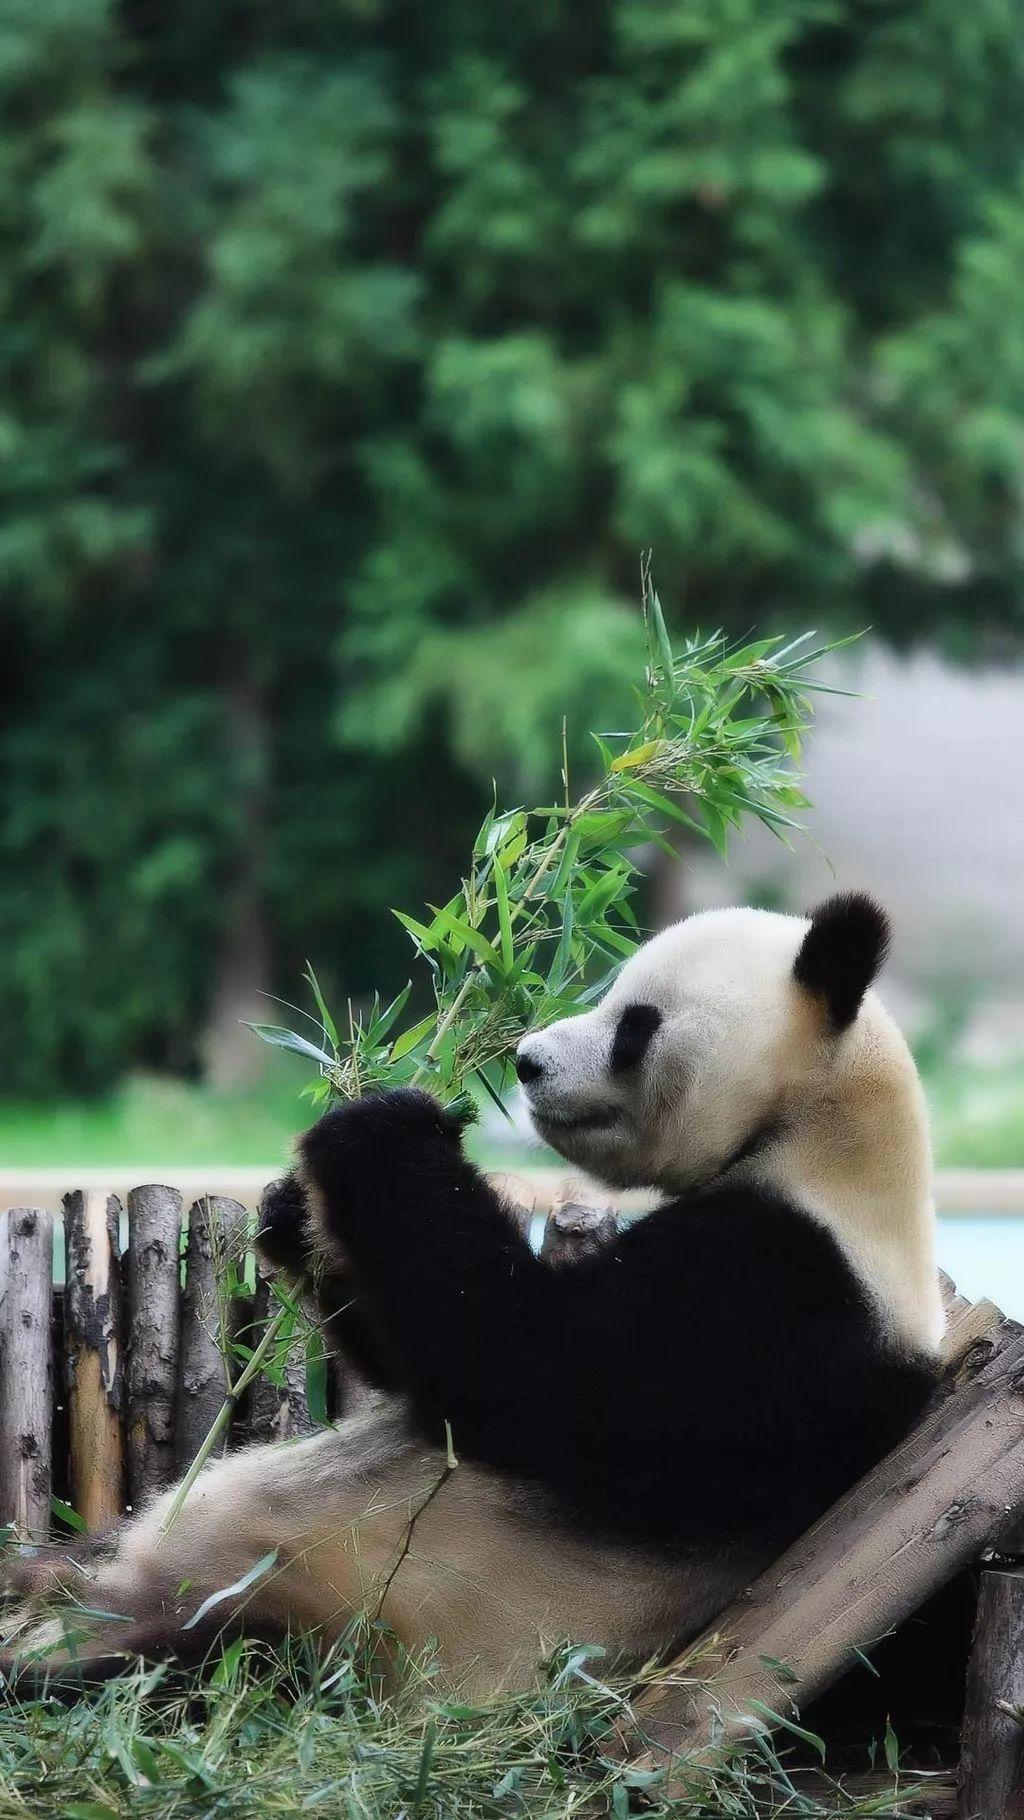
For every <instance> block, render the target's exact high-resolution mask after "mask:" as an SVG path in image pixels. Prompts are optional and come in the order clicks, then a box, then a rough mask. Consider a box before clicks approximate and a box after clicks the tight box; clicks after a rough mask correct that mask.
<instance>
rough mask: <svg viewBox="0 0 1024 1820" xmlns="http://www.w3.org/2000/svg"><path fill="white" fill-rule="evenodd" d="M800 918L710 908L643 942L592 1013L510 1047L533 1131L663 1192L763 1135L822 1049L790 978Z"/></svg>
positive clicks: (803, 929) (705, 1174) (634, 1183)
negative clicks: (514, 1053) (515, 1056)
mask: <svg viewBox="0 0 1024 1820" xmlns="http://www.w3.org/2000/svg"><path fill="white" fill-rule="evenodd" d="M809 928H810V924H809V923H807V922H805V921H804V920H803V919H802V918H800V917H792V916H779V915H775V914H774V913H771V912H768V911H762V910H747V909H736V910H719V911H711V912H708V913H706V914H703V915H699V916H692V917H689V918H688V919H687V920H686V921H685V922H682V923H677V924H676V925H674V926H673V927H672V928H670V929H666V930H665V931H664V932H663V933H662V934H661V935H658V936H656V937H655V938H654V939H653V940H652V941H650V942H648V943H646V944H645V946H644V947H642V948H641V949H640V950H639V951H638V953H637V954H635V955H634V956H633V957H632V959H630V960H629V961H628V962H627V963H626V965H625V966H624V967H623V968H622V971H621V972H620V974H619V976H618V978H617V979H616V981H615V983H614V985H613V986H612V987H611V989H610V991H609V992H608V993H607V994H606V996H605V997H604V999H602V1001H601V1003H600V1004H599V1005H598V1006H597V1007H596V1009H595V1010H593V1011H590V1012H586V1013H583V1014H581V1015H579V1016H576V1017H570V1018H564V1019H562V1020H561V1021H560V1022H559V1023H556V1024H552V1025H550V1026H549V1027H548V1028H547V1029H546V1030H540V1031H537V1032H534V1033H533V1034H531V1035H529V1036H527V1037H525V1038H524V1039H523V1041H522V1043H521V1044H520V1046H519V1051H518V1071H519V1076H520V1079H521V1081H522V1082H523V1086H524V1088H525V1090H526V1095H527V1099H528V1101H529V1106H530V1113H531V1116H532V1119H533V1123H534V1125H535V1127H536V1129H537V1132H538V1134H539V1135H540V1136H541V1137H542V1138H543V1139H544V1140H545V1141H546V1142H547V1143H549V1144H551V1145H552V1146H553V1147H554V1148H555V1149H556V1150H558V1151H560V1152H561V1154H562V1155H563V1156H564V1157H566V1158H568V1160H569V1161H570V1162H573V1163H575V1164H577V1165H578V1166H580V1167H582V1168H585V1169H586V1170H588V1171H589V1172H590V1173H592V1174H594V1175H597V1176H599V1177H600V1178H602V1179H603V1180H605V1181H607V1182H610V1183H612V1184H614V1185H616V1186H620V1187H644V1186H656V1187H659V1188H663V1189H670V1190H680V1189H683V1188H686V1187H689V1186H692V1185H693V1184H695V1183H698V1182H701V1181H704V1180H707V1179H709V1178H710V1177H713V1176H714V1175H716V1174H718V1173H719V1172H720V1171H721V1170H722V1169H723V1168H725V1167H727V1166H728V1165H729V1164H730V1163H731V1162H732V1161H734V1160H735V1159H736V1158H737V1156H738V1155H739V1154H746V1153H747V1151H748V1149H749V1148H750V1147H752V1146H754V1145H755V1144H758V1145H759V1144H761V1143H763V1142H765V1141H766V1140H767V1139H768V1138H769V1137H770V1134H771V1131H772V1129H773V1127H774V1125H775V1123H776V1122H777V1121H778V1120H779V1119H780V1118H781V1117H782V1116H783V1115H784V1110H785V1104H786V1101H787V1098H788V1096H789V1095H790V1094H791V1093H792V1091H793V1090H794V1088H795V1087H797V1086H798V1085H799V1083H800V1081H801V1080H802V1079H804V1078H806V1076H807V1074H808V1073H814V1072H816V1071H820V1070H822V1069H823V1067H824V1066H825V1063H826V1057H827V1052H828V1049H829V1048H830V1046H831V1045H830V1044H829V1043H828V1042H827V1041H826V1040H825V1036H824V1031H823V1024H824V1019H823V1016H822V1010H821V1005H820V1002H818V1001H816V1000H815V999H814V998H812V996H811V995H810V994H809V993H808V992H807V991H806V990H805V989H804V987H803V986H802V985H801V984H799V983H798V981H797V979H796V977H795V975H794V966H795V963H796V959H797V955H798V953H799V951H800V949H801V946H802V944H803V942H804V938H805V937H806V935H807V933H808V930H809Z"/></svg>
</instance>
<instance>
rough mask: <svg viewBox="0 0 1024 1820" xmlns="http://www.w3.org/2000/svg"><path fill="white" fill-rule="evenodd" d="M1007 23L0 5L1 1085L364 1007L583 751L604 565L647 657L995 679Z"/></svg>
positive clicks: (653, 4) (1001, 626)
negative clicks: (411, 911)
mask: <svg viewBox="0 0 1024 1820" xmlns="http://www.w3.org/2000/svg"><path fill="white" fill-rule="evenodd" d="M1022 26H1024V15H1022V10H1021V6H1020V4H1019V3H1017V0H975V3H974V5H973V6H971V7H969V8H964V7H963V6H962V5H960V4H955V3H954V0H582V3H581V0H574V3H573V4H569V3H568V0H519V4H518V5H517V6H515V7H514V8H511V9H510V8H490V7H481V6H479V5H474V4H469V3H468V0H439V3H438V4H436V5H434V6H432V7H427V8H425V7H422V6H420V5H414V4H411V3H410V0H331V3H330V4H326V3H325V0H319V3H317V0H293V3H292V4H290V5H289V6H287V7H283V8H281V7H273V6H270V5H267V4H266V3H265V0H251V3H250V4H248V5H244V6H243V5H238V4H229V3H227V0H203V4H197V3H196V0H176V3H175V4H173V5H169V6H160V5H155V4H153V0H122V4H120V5H116V6H115V5H114V4H111V3H109V0H7V5H6V7H5V9H4V16H3V20H2V21H0V97H2V119H3V125H2V127H0V134H2V139H3V157H2V159H0V234H2V237H3V248H4V255H3V267H2V282H0V353H2V359H3V365H4V386H3V402H2V405H0V495H2V501H0V591H2V601H3V614H4V632H5V646H6V652H7V655H6V664H5V668H6V682H7V687H6V690H5V709H4V714H3V717H2V722H0V784H2V800H0V1027H2V1030H3V1041H2V1043H0V1068H2V1073H3V1083H2V1084H3V1091H4V1093H5V1094H7V1095H8V1096H16V1097H17V1098H18V1099H20V1100H22V1101H27V1100H32V1099H41V1098H51V1099H52V1098H53V1097H54V1096H76V1095H82V1094H97V1093H101V1092H104V1091H107V1090H109V1089H111V1088H112V1087H113V1086H114V1085H115V1084H116V1083H117V1082H119V1081H121V1080H122V1079H123V1078H125V1077H126V1076H131V1075H138V1074H139V1073H140V1071H143V1072H147V1073H149V1074H157V1075H162V1074H170V1075H193V1076H198V1075H201V1074H204V1075H205V1077H206V1079H207V1080H208V1081H209V1082H211V1083H212V1085H213V1086H214V1087H217V1086H226V1085H235V1084H237V1083H238V1082H240V1081H241V1080H243V1079H244V1077H245V1074H246V1072H247V1070H248V1069H250V1068H256V1067H258V1066H260V1065H261V1064H262V1063H263V1062H264V1060H265V1057H264V1055H263V1053H262V1052H260V1051H259V1046H258V1045H257V1044H256V1043H255V1042H254V1040H253V1039H252V1038H250V1037H249V1036H248V1035H246V1034H245V1033H243V1032H240V1031H239V1026H238V1022H237V1019H238V1017H239V1015H240V1014H251V1013H252V1011H253V1009H254V999H255V997H256V995H257V994H258V993H259V992H260V991H261V990H265V989H273V990H277V991H279V992H282V993H283V994H284V995H285V996H294V992H295V988H296V984H297V982H298V980H299V976H300V973H301V969H302V965H303V962H304V960H305V958H306V957H307V955H308V956H311V957H313V959H314V961H315V964H316V967H317V971H318V973H319V974H320V976H321V979H322V981H323V983H324V985H325V989H327V990H328V992H329V995H330V996H331V997H332V999H333V1000H334V1001H338V1000H339V998H343V996H344V994H346V993H352V994H356V995H358V994H360V993H362V992H365V991H366V990H367V989H368V988H369V987H370V986H371V985H373V984H375V983H382V984H387V983H388V982H389V981H393V982H395V983H400V981H401V979H402V978H404V977H405V972H406V968H407V959H406V952H405V946H404V936H403V934H402V931H401V930H400V928H399V927H398V926H397V924H395V923H393V921H392V920H391V919H390V918H389V917H388V916H387V915H386V914H385V912H386V910H387V909H388V907H390V906H392V905H395V904H404V905H408V906H410V907H412V908H415V907H416V906H417V905H418V904H419V903H421V902H422V901H424V900H425V899H428V900H429V899H432V900H433V901H435V902H440V901H443V900H444V898H445V897H446V896H447V895H448V894H449V893H450V890H451V888H452V886H453V882H454V881H455V880H457V878H458V876H459V872H460V869H461V867H462V864H463V860H464V854H465V851H466V847H467V844H468V841H469V839H470V838H471V836H472V831H473V829H474V828H475V827H476V825H477V823H478V822H479V820H480V818H481V815H482V813H483V810H484V809H485V807H486V803H487V801H488V799H489V797H490V793H491V780H492V778H497V779H498V781H499V785H500V788H501V790H502V792H503V794H504V796H505V798H506V800H508V799H510V798H511V799H512V800H517V799H520V798H521V796H522V794H523V793H525V792H527V791H529V790H530V789H532V788H533V787H534V786H535V785H536V784H537V783H538V782H539V781H540V780H541V779H542V778H549V777H550V776H551V775H552V772H553V770H555V769H556V767H557V754H558V739H559V729H560V724H561V718H562V715H563V714H567V715H568V716H569V721H570V726H575V727H576V729H577V730H578V732H579V733H580V734H582V733H583V732H585V730H586V729H587V728H588V727H593V726H601V725H606V724H611V725H617V724H619V722H618V720H617V716H618V715H620V714H621V713H622V712H623V704H624V697H625V690H626V688H627V685H628V682H629V679H630V677H631V676H632V675H633V674H635V671H636V668H637V665H638V664H639V662H640V629H639V620H638V615H637V612H636V604H635V603H636V599H637V593H638V587H637V566H638V553H639V551H640V549H641V547H643V546H648V545H650V546H653V548H654V552H655V563H656V572H657V576H658V579H659V582H660V586H661V592H662V596H663V599H664V600H665V601H666V606H667V607H668V609H669V610H670V612H671V611H672V610H673V609H674V619H675V623H676V625H677V626H678V625H681V624H687V625H691V624H693V623H695V622H699V623H700V624H701V625H702V626H705V627H707V626H709V625H716V624H724V625H725V626H727V627H730V628H733V629H735V630H737V631H745V630H747V629H748V628H750V627H751V626H753V625H756V626H757V627H758V628H760V629H761V630H764V631H776V630H782V629H784V628H785V627H786V626H790V625H792V626H796V627H798V628H802V627H803V626H804V625H812V624H813V625H817V626H818V627H819V628H822V629H825V630H829V631H832V630H843V629H848V628H850V627H853V626H861V625H864V624H867V623H868V622H871V623H872V624H873V625H874V626H875V627H876V629H878V630H879V631H880V632H881V633H882V634H883V635H884V636H885V637H887V638H889V639H891V640H893V641H897V642H899V641H903V642H908V641H916V640H920V639H925V638H927V639H931V640H938V641H941V642H942V643H943V644H944V645H945V646H946V647H947V648H948V649H949V650H951V651H953V652H954V653H955V654H956V655H957V656H958V657H961V658H970V657H972V656H977V655H979V654H985V655H989V656H991V655H993V654H995V655H996V656H1000V655H1003V654H1007V653H1010V654H1013V653H1016V652H1017V650H1018V648H1019V641H1020V635H1021V630H1022V627H1024V611H1022V588H1024V573H1022V564H1024V516H1022V487H1024V317H1022V311H1021V299H1022V297H1024V30H1022ZM257 1014H259V1013H257ZM262 1015H266V1012H265V1010H264V1012H263V1013H262ZM156 1116H157V1123H158V1124H159V1121H160V1120H161V1119H162V1118H164V1117H165V1115H164V1114H163V1113H160V1112H158V1114H157V1115H156Z"/></svg>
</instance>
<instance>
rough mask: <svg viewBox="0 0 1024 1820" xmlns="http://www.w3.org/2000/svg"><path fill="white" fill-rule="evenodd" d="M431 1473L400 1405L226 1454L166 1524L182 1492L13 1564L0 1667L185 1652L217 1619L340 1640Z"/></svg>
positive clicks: (206, 1641)
mask: <svg viewBox="0 0 1024 1820" xmlns="http://www.w3.org/2000/svg"><path fill="white" fill-rule="evenodd" d="M431 1470H433V1461H432V1458H424V1457H423V1454H422V1450H420V1449H417V1448H416V1447H415V1446H414V1445H413V1444H412V1443H411V1442H410V1440H409V1437H408V1433H407V1430H406V1427H405V1423H404V1419H403V1417H402V1414H401V1411H400V1410H373V1411H370V1412H368V1413H367V1414H366V1415H364V1416H358V1417H354V1418H352V1419H351V1420H350V1421H348V1422H346V1423H342V1424H340V1425H339V1426H338V1427H337V1428H334V1429H325V1430H324V1431H323V1432H322V1433H321V1434H319V1435H315V1436H312V1437H310V1438H309V1439H308V1440H305V1441H301V1442H294V1443H289V1442H285V1443H282V1444H280V1445H278V1446H270V1447H255V1448H248V1449H246V1450H245V1451H243V1452H241V1453H238V1454H235V1455H233V1456H229V1457H228V1458H227V1459H225V1460H221V1461H218V1462H216V1463H215V1464H214V1465H212V1466H210V1467H208V1468H207V1469H206V1470H205V1471H204V1472H203V1473H202V1474H201V1476H200V1477H199V1479H198V1480H197V1481H196V1483H195V1485H194V1487H193V1488H192V1490H191V1492H190V1494H189V1497H188V1499H187V1500H186V1502H185V1504H184V1506H183V1508H182V1509H181V1511H180V1512H179V1513H178V1515H177V1516H175V1517H174V1519H173V1521H172V1522H170V1523H168V1518H169V1515H170V1512H171V1509H172V1506H173V1501H174V1497H175V1489H174V1488H172V1489H171V1490H169V1491H167V1492H165V1493H163V1494H162V1495H161V1496H160V1497H159V1498H157V1499H156V1500H155V1501H154V1502H153V1503H151V1504H150V1505H149V1506H147V1508H146V1509H144V1510H143V1511H142V1512H141V1514H140V1515H139V1516H138V1517H136V1518H133V1519H132V1520H130V1521H128V1522H126V1523H125V1524H124V1525H123V1526H122V1527H121V1528H120V1529H119V1530H116V1531H114V1532H112V1533H111V1534H110V1535H109V1536H106V1537H103V1538H101V1539H97V1541H96V1543H95V1544H93V1545H90V1543H89V1540H88V1539H86V1542H85V1546H82V1545H81V1544H79V1545H77V1546H76V1544H75V1543H74V1542H72V1543H70V1544H68V1545H67V1546H66V1547H65V1548H63V1549H61V1550H50V1551H45V1552H44V1553H42V1554H40V1555H39V1556H36V1557H29V1558H27V1559H22V1560H15V1561H14V1562H12V1564H11V1566H10V1568H9V1570H8V1572H7V1575H6V1587H7V1590H8V1591H9V1592H10V1593H12V1594H13V1595H14V1596H15V1598H16V1599H17V1600H18V1603H17V1604H16V1605H15V1606H14V1608H13V1610H12V1611H10V1612H8V1613H7V1614H6V1615H5V1622H4V1627H3V1628H4V1631H5V1634H6V1642H5V1644H4V1649H3V1657H2V1658H0V1665H2V1666H3V1667H4V1669H5V1670H6V1671H7V1672H8V1673H10V1672H12V1671H14V1672H17V1671H19V1670H21V1669H24V1668H29V1669H31V1670H32V1671H33V1672H38V1671H39V1669H41V1668H45V1669H46V1670H47V1671H48V1672H56V1673H58V1674H59V1673H60V1672H61V1671H62V1670H64V1669H66V1668H69V1667H74V1668H76V1669H78V1668H81V1667H82V1666H83V1665H88V1664H90V1663H95V1664H97V1665H99V1664H100V1663H106V1662H107V1661H110V1660H112V1661H116V1662H123V1661H124V1658H125V1657H130V1656H136V1655H139V1654H143V1655H152V1656H173V1657H176V1658H178V1659H181V1660H187V1661H192V1660H195V1659H196V1657H197V1656H201V1655H203V1654H205V1652H206V1650H207V1649H208V1648H209V1645H210V1643H211V1642H212V1640H213V1638H214V1637H215V1636H216V1635H217V1634H218V1633H219V1632H223V1631H231V1632H238V1631H244V1632H246V1633H247V1634H255V1635H257V1636H261V1637H274V1636H278V1635H280V1634H282V1633H284V1632H286V1631H289V1630H293V1629H315V1630H318V1631H319V1632H320V1633H321V1635H323V1636H324V1637H325V1639H328V1640H331V1639H333V1638H336V1637H337V1636H338V1635H339V1634H340V1633H341V1632H342V1631H344V1630H345V1628H346V1627H347V1626H348V1625H349V1624H350V1622H351V1620H352V1618H353V1616H355V1615H356V1614H357V1613H359V1612H360V1611H363V1610H370V1611H372V1610H373V1609H374V1605H375V1602H376V1603H380V1602H381V1600H382V1597H383V1591H382V1589H383V1588H384V1587H385V1586H386V1583H387V1576H388V1573H389V1571H390V1568H391V1564H392V1563H393V1562H394V1561H396V1560H397V1559H398V1558H399V1556H400V1552H401V1547H402V1542H403V1539H404V1536H405V1533H406V1531H407V1528H408V1522H409V1514H410V1511H411V1510H413V1509H415V1507H416V1502H417V1497H418V1495H419V1493H420V1488H421V1482H422V1481H423V1480H424V1478H425V1477H426V1478H429V1474H430V1472H431Z"/></svg>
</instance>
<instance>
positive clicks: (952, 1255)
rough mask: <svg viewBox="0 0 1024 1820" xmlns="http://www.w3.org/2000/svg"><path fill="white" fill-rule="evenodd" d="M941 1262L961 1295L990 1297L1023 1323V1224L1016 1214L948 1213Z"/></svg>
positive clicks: (941, 1232)
mask: <svg viewBox="0 0 1024 1820" xmlns="http://www.w3.org/2000/svg"><path fill="white" fill-rule="evenodd" d="M938 1251H939V1263H940V1264H941V1266H942V1268H943V1270H945V1271H947V1272H948V1273H949V1275H950V1276H951V1277H952V1279H953V1281H954V1283H955V1284H956V1286H957V1288H958V1289H959V1291H960V1293H961V1295H965V1296H967V1297H968V1298H969V1299H970V1300H971V1301H972V1302H977V1301H978V1300H979V1299H980V1297H982V1296H988V1297H989V1299H990V1300H991V1301H993V1302H995V1303H996V1304H997V1305H998V1307H1000V1308H1001V1309H1002V1311H1003V1313H1004V1314H1008V1315H1012V1316H1013V1318H1014V1320H1015V1321H1024V1219H1018V1218H1017V1217H1016V1216H1015V1215H1013V1214H1009V1215H1007V1214H1002V1215H998V1216H997V1215H986V1214H983V1213H975V1214H970V1215H960V1214H947V1215H944V1216H943V1218H942V1219H941V1220H940V1221H939V1239H938Z"/></svg>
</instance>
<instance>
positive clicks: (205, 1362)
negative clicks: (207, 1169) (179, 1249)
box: [174, 1195, 248, 1473]
mask: <svg viewBox="0 0 1024 1820" xmlns="http://www.w3.org/2000/svg"><path fill="white" fill-rule="evenodd" d="M247 1226H248V1220H247V1216H246V1211H245V1208H244V1207H243V1206H242V1205H241V1203H240V1202H239V1201H232V1200H229V1199H228V1198H227V1196H225V1195H207V1196H205V1197H204V1198H203V1199H202V1200H201V1201H196V1202H195V1203H194V1204H193V1206H192V1207H191V1208H190V1210H189V1216H188V1246H187V1250H186V1253H185V1287H184V1290H183V1292H182V1297H181V1339H180V1346H179V1363H178V1394H177V1406H176V1410H175V1424H174V1469H175V1472H176V1473H182V1472H185V1471H186V1469H187V1468H188V1467H189V1466H190V1465H191V1464H192V1461H193V1460H194V1459H195V1456H196V1454H197V1453H198V1452H199V1449H200V1447H201V1445H202V1443H203V1441H204V1440H205V1439H206V1436H207V1435H208V1433H209V1431H210V1429H211V1427H212V1426H213V1422H214V1418H215V1416H216V1415H217V1412H218V1410H219V1409H220V1406H221V1404H222V1403H223V1401H224V1398H225V1397H226V1396H227V1394H228V1390H229V1387H230V1377H229V1369H230V1361H229V1360H228V1359H226V1358H225V1351H224V1348H225V1345H226V1344H230V1341H231V1340H232V1338H233V1337H234V1336H235V1334H236V1333H237V1331H238V1328H239V1326H240V1325H241V1309H240V1307H239V1303H238V1302H237V1300H236V1301H227V1300H225V1297H224V1293H223V1288H222V1278H223V1276H224V1274H225V1272H226V1270H227V1267H228V1265H229V1264H230V1263H232V1262H234V1263H236V1264H240V1263H241V1262H242V1260H243V1258H244V1253H245V1247H246V1239H247ZM228 1438H229V1437H228V1431H227V1430H225V1432H224V1434H223V1436H222V1437H221V1440H220V1442H219V1444H218V1446H217V1448H216V1449H215V1453H214V1457H215V1458H216V1457H217V1455H219V1454H222V1453H223V1452H224V1450H225V1448H226V1447H227V1445H228Z"/></svg>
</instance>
